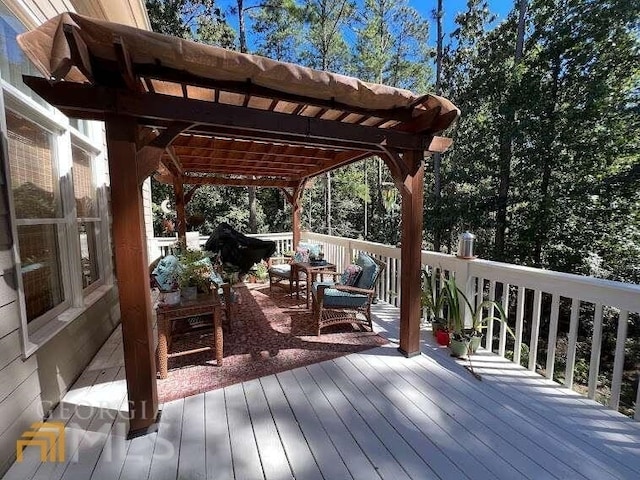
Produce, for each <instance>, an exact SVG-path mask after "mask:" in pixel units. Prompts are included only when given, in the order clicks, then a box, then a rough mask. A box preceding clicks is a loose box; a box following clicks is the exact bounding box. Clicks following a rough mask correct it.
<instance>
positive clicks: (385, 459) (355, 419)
mask: <svg viewBox="0 0 640 480" xmlns="http://www.w3.org/2000/svg"><path fill="white" fill-rule="evenodd" d="M307 370H308V371H309V372H310V373H311V375H312V376H313V378H314V380H315V382H316V383H317V384H318V386H319V387H320V389H321V390H322V392H323V394H324V395H325V397H326V398H327V400H329V403H331V406H332V407H333V409H334V410H335V412H336V413H337V414H338V416H339V417H340V419H341V420H342V422H343V423H344V424H345V425H347V428H349V430H350V431H351V434H352V435H353V436H354V438H355V439H356V442H358V444H359V445H360V448H362V450H363V451H364V452H365V454H366V455H367V457H368V458H369V459H370V461H371V462H372V464H373V466H374V468H375V469H376V470H378V474H379V475H380V477H382V478H383V479H385V480H386V479H389V480H392V479H399V480H400V479H409V478H410V477H409V475H408V474H407V472H406V471H405V470H404V469H403V468H402V466H401V465H399V464H398V462H397V460H396V459H395V457H394V456H393V454H392V453H391V452H390V451H389V449H388V447H387V445H385V443H384V442H383V441H382V440H381V439H380V437H378V436H377V435H376V434H375V432H374V430H373V429H372V428H371V426H370V425H369V423H367V422H366V421H365V420H364V419H363V418H362V416H361V415H360V414H359V413H358V411H357V410H356V409H355V408H353V404H351V403H350V402H349V400H348V398H347V397H346V396H345V394H344V392H342V391H341V390H340V389H339V388H338V386H337V385H336V384H335V383H334V382H333V381H332V379H331V377H330V376H329V374H328V373H327V372H326V370H325V369H324V368H323V367H322V365H321V364H315V365H311V366H309V367H307Z"/></svg>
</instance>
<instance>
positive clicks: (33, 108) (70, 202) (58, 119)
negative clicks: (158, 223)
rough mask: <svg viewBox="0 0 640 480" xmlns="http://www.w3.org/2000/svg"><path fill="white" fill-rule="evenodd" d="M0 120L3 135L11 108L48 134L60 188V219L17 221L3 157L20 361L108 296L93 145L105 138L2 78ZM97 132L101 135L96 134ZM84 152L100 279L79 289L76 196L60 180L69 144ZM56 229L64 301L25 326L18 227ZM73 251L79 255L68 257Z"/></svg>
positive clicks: (101, 192) (100, 170) (103, 210)
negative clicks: (91, 182) (89, 175)
mask: <svg viewBox="0 0 640 480" xmlns="http://www.w3.org/2000/svg"><path fill="white" fill-rule="evenodd" d="M0 93H1V95H0V116H1V117H2V122H0V123H1V124H2V126H3V129H4V130H5V131H6V117H5V115H6V113H5V111H6V110H10V111H12V112H14V113H16V114H18V115H20V116H22V117H25V118H26V119H27V120H29V121H30V122H32V123H35V124H36V125H38V126H39V127H40V128H42V129H44V130H46V131H47V132H49V133H50V135H51V150H52V156H53V160H54V162H55V164H56V167H57V170H58V171H57V174H58V188H60V197H61V200H62V212H63V215H62V217H61V218H56V219H17V218H16V212H15V206H14V203H13V194H12V186H11V178H10V177H11V170H10V161H9V158H6V159H5V163H6V165H5V167H6V168H5V169H6V172H7V183H6V188H7V189H8V197H9V210H10V214H11V224H12V235H13V238H14V247H13V251H14V262H15V265H16V277H17V284H18V290H19V294H18V300H19V307H20V308H19V312H20V323H21V333H22V335H21V336H22V347H23V348H22V349H23V357H25V358H26V357H29V356H30V355H32V354H33V353H35V352H36V351H37V350H38V348H40V347H41V346H42V345H44V344H45V343H46V342H47V341H49V340H50V339H51V338H53V337H55V335H56V334H57V333H58V332H60V331H61V330H62V329H63V328H65V327H66V326H67V325H68V324H69V322H71V321H73V320H75V319H76V318H78V317H79V316H80V315H81V314H82V313H84V312H85V311H86V309H87V308H89V307H90V306H91V305H92V304H94V303H95V302H96V301H98V300H99V299H100V298H102V297H103V296H104V295H105V294H107V293H108V292H109V291H110V290H111V288H112V287H113V284H114V281H113V277H112V268H111V266H110V259H109V258H108V256H107V255H106V252H107V251H109V245H110V235H109V232H108V231H106V230H105V229H108V228H109V221H108V212H107V202H106V198H105V190H106V185H104V186H103V185H101V184H100V180H103V183H104V178H103V177H104V173H105V169H106V167H105V166H103V165H101V164H102V163H105V158H104V152H103V151H102V149H101V148H98V147H97V144H100V145H101V146H104V140H98V137H101V135H102V128H100V125H99V124H94V123H93V122H91V124H90V126H89V133H90V134H91V137H92V138H90V137H88V136H86V135H84V134H83V133H81V132H79V131H78V130H76V129H75V128H73V127H71V126H70V125H69V121H68V119H67V117H65V116H64V115H63V114H62V113H61V112H59V111H58V110H55V109H51V110H49V109H47V108H45V107H43V106H41V105H39V104H38V103H37V102H35V101H33V100H32V99H31V98H29V97H28V96H26V95H24V94H23V93H22V92H21V91H20V90H18V89H17V88H15V87H14V86H12V85H11V84H9V83H8V82H6V81H4V80H1V79H0ZM98 129H99V130H100V131H99V132H98V131H97V130H98ZM72 143H73V144H74V145H76V146H77V147H79V148H81V149H83V150H85V151H86V152H87V153H89V154H90V155H91V157H92V173H93V180H94V184H95V186H96V187H97V188H96V200H97V208H98V217H97V219H98V220H95V221H94V219H93V217H92V219H91V220H92V221H94V223H95V225H96V233H97V236H98V238H97V239H96V240H97V244H98V245H97V247H98V248H97V252H96V253H97V260H98V262H99V263H98V268H99V279H98V280H97V281H96V282H94V283H92V284H91V285H89V286H88V287H87V288H85V289H83V288H82V277H81V260H80V259H81V254H80V239H79V235H78V223H79V221H80V220H81V219H79V218H78V217H77V215H76V207H75V198H74V192H73V184H72V182H62V181H61V179H62V178H63V177H64V176H65V175H68V176H69V177H68V178H71V177H70V176H71V174H72V166H73V158H72V151H71V145H72ZM101 175H102V178H101ZM42 224H56V225H60V227H58V229H57V233H58V256H59V261H60V264H61V265H60V273H61V277H62V283H63V285H62V288H63V292H64V300H63V301H62V303H60V304H59V305H56V306H55V307H53V308H52V309H51V310H49V311H47V312H46V313H44V314H43V315H41V316H40V317H38V318H35V319H33V320H32V321H30V322H27V314H26V301H25V297H24V286H23V282H22V271H21V269H20V265H21V261H20V253H19V245H18V226H19V225H42ZM71 252H77V253H76V254H72V253H71Z"/></svg>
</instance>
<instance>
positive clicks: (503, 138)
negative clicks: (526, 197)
mask: <svg viewBox="0 0 640 480" xmlns="http://www.w3.org/2000/svg"><path fill="white" fill-rule="evenodd" d="M527 5H528V2H527V0H520V2H519V6H518V8H519V12H518V29H517V35H516V48H515V53H514V55H513V59H514V65H515V66H517V65H518V64H519V63H520V60H521V59H522V52H523V48H524V27H525V20H526V14H527ZM514 87H515V85H513V81H512V82H511V85H510V87H509V91H508V92H507V100H506V103H507V112H506V114H505V119H504V123H503V125H502V128H501V133H500V148H499V166H498V175H499V178H500V183H499V185H498V200H497V202H496V203H497V204H496V233H495V239H494V241H495V250H494V257H495V259H496V260H503V259H504V248H505V237H506V231H507V210H508V207H509V187H510V186H511V158H512V153H513V152H512V150H513V132H512V126H513V123H514V122H515V120H516V111H515V109H514V108H513V96H514V93H515V92H514Z"/></svg>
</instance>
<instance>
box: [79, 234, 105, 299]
mask: <svg viewBox="0 0 640 480" xmlns="http://www.w3.org/2000/svg"><path fill="white" fill-rule="evenodd" d="M78 234H79V235H80V255H81V262H82V288H87V287H88V286H89V285H91V284H92V283H93V282H95V281H96V280H98V279H99V278H100V272H99V270H98V257H97V255H98V250H97V242H96V223H95V222H81V223H79V224H78Z"/></svg>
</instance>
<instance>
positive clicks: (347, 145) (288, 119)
mask: <svg viewBox="0 0 640 480" xmlns="http://www.w3.org/2000/svg"><path fill="white" fill-rule="evenodd" d="M37 30H38V31H37V32H29V33H26V34H23V35H21V36H20V37H19V38H18V42H19V44H20V45H21V46H22V48H23V49H24V50H25V52H26V53H27V55H28V56H29V58H30V59H31V60H32V61H33V62H34V64H35V65H36V66H37V67H38V68H39V69H40V70H41V71H42V72H43V74H44V75H45V77H46V78H38V77H25V78H24V80H25V83H26V84H27V85H28V86H30V87H31V88H32V89H33V90H34V91H36V92H37V93H38V94H39V95H40V96H41V97H43V98H44V99H45V100H46V101H48V102H49V103H51V104H52V105H55V106H56V107H58V108H59V109H61V111H62V112H63V113H65V114H67V115H68V116H70V117H75V118H83V119H90V120H102V121H105V123H106V127H107V128H106V131H107V145H108V158H109V165H110V177H111V178H110V181H111V196H112V218H113V232H114V235H113V237H114V247H115V259H116V268H117V273H118V286H119V292H120V310H121V316H122V325H123V336H124V340H125V341H124V348H125V370H126V375H127V386H128V390H129V410H130V415H131V420H130V429H131V432H130V433H131V434H135V433H141V432H144V431H147V430H148V429H149V428H151V427H153V425H154V422H155V421H156V413H157V407H158V405H157V393H156V383H155V378H156V370H155V363H154V352H153V337H152V330H151V313H152V312H151V303H150V300H149V279H148V275H147V265H148V261H147V258H146V239H145V233H144V232H145V231H144V226H143V222H144V218H143V216H142V194H141V188H140V187H141V184H142V182H143V181H144V180H145V179H146V178H147V177H148V176H149V175H151V174H154V175H155V176H156V178H158V179H159V180H160V181H163V182H167V183H171V184H173V185H174V188H175V191H176V198H177V205H176V209H177V213H178V219H179V221H178V230H179V233H180V235H184V229H185V221H184V216H185V215H184V205H185V203H186V202H187V201H188V200H189V199H190V198H191V196H192V195H193V192H194V191H195V188H198V187H199V186H200V185H207V184H209V185H231V186H253V187H269V188H279V189H280V190H281V191H282V192H283V194H284V195H285V197H286V198H287V200H288V201H289V203H290V204H291V206H292V216H293V217H292V225H293V238H294V243H297V242H298V241H299V239H300V224H301V206H302V205H301V198H302V194H303V192H304V188H305V185H306V184H307V182H308V181H309V180H310V179H311V178H313V177H315V176H317V175H320V174H322V173H325V172H328V171H331V170H333V169H336V168H339V167H342V166H344V165H349V164H351V163H354V162H357V161H358V160H361V159H363V158H366V157H369V156H372V155H377V156H380V157H381V158H382V159H383V160H384V162H385V164H386V165H387V166H388V168H389V169H390V171H391V174H392V176H393V178H394V182H395V184H396V186H397V187H398V188H399V190H400V192H401V194H402V258H401V260H402V265H403V267H404V268H403V270H402V278H401V284H402V292H403V295H402V299H401V319H400V347H399V349H400V351H402V352H403V353H404V354H405V355H407V356H411V355H414V354H417V353H419V351H420V343H419V322H420V294H419V293H420V292H419V289H420V248H421V241H422V195H423V181H424V180H423V175H424V167H423V160H424V157H425V156H427V155H429V154H430V153H432V152H443V151H445V150H446V149H447V148H448V147H449V146H450V144H451V141H450V140H449V139H447V138H445V137H441V136H439V134H440V133H441V132H442V131H443V130H445V129H446V128H447V127H449V125H450V124H451V123H452V122H453V121H454V120H455V119H456V118H457V116H458V115H459V111H458V109H457V108H456V107H455V106H454V105H453V104H452V103H451V102H449V101H448V100H447V99H445V98H442V97H438V96H435V95H415V94H413V93H411V92H409V91H406V90H401V89H397V88H392V87H387V86H384V85H376V84H369V83H365V82H362V81H360V80H358V79H355V78H349V77H345V76H342V75H336V74H332V73H328V72H320V71H315V70H311V69H308V68H304V67H300V66H296V65H291V64H286V63H280V62H276V61H273V60H269V59H265V58H262V57H257V56H251V55H246V54H241V53H237V52H231V51H226V50H223V49H220V48H216V47H211V46H207V45H202V44H196V43H193V42H189V41H186V40H182V39H177V38H172V37H167V36H164V35H160V34H156V33H152V32H147V31H143V30H138V29H134V28H130V27H125V26H123V25H117V24H113V23H109V22H103V21H97V20H93V19H89V18H86V17H82V16H80V15H77V14H70V13H68V14H62V15H60V16H58V17H56V18H54V19H51V20H50V21H48V22H47V23H45V24H44V25H42V26H41V27H39V28H38V29H37ZM189 184H190V185H193V187H191V189H188V190H187V191H186V192H185V185H189ZM134 224H135V226H134Z"/></svg>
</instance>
